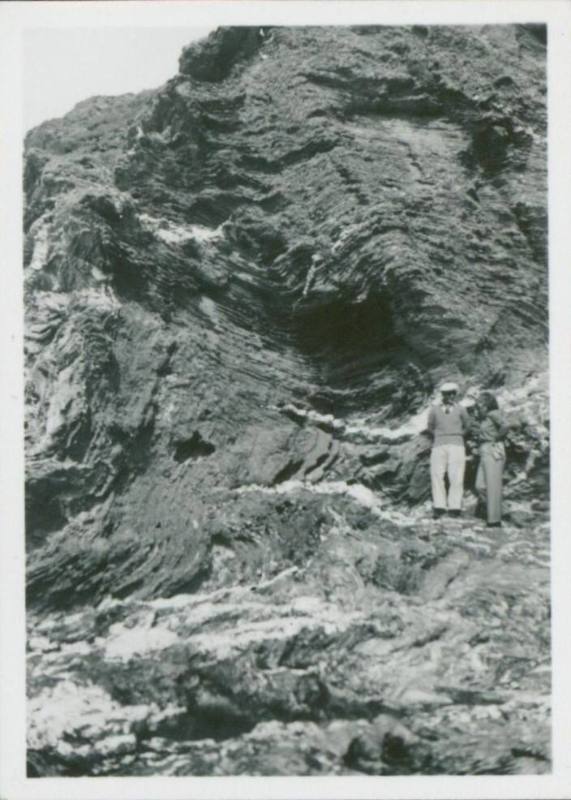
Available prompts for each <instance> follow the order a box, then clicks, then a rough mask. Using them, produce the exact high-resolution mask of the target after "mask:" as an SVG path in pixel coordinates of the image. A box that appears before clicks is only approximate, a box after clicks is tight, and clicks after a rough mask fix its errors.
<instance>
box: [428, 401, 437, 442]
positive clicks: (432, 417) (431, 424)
mask: <svg viewBox="0 0 571 800" xmlns="http://www.w3.org/2000/svg"><path fill="white" fill-rule="evenodd" d="M435 427H436V414H435V412H434V406H431V407H430V411H429V412H428V421H427V423H426V430H427V431H428V432H429V433H430V435H431V436H434V429H435Z"/></svg>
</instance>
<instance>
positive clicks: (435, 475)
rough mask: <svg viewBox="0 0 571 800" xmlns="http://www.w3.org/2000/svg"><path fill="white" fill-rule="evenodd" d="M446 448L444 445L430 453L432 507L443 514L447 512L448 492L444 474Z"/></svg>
mask: <svg viewBox="0 0 571 800" xmlns="http://www.w3.org/2000/svg"><path fill="white" fill-rule="evenodd" d="M446 460H447V458H446V448H445V447H444V446H442V445H438V446H437V447H433V448H432V452H431V453H430V480H431V484H432V507H433V509H434V511H435V512H436V513H437V514H438V513H443V512H444V511H445V510H446V491H445V489H444V473H445V472H446Z"/></svg>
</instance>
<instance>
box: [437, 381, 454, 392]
mask: <svg viewBox="0 0 571 800" xmlns="http://www.w3.org/2000/svg"><path fill="white" fill-rule="evenodd" d="M440 391H441V392H457V391H458V384H457V383H453V381H448V382H447V383H443V384H442V386H441V387H440Z"/></svg>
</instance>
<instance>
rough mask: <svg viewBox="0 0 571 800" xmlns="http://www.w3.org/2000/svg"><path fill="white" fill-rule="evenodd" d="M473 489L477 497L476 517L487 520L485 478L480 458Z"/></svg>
mask: <svg viewBox="0 0 571 800" xmlns="http://www.w3.org/2000/svg"><path fill="white" fill-rule="evenodd" d="M474 489H475V490H476V495H477V496H478V504H477V506H476V516H477V517H479V518H481V519H484V518H487V511H486V509H487V504H486V478H485V476H484V465H483V464H482V457H481V456H480V459H479V461H478V471H477V472H476V481H475V483H474Z"/></svg>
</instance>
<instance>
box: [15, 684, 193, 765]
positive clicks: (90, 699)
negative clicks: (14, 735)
mask: <svg viewBox="0 0 571 800" xmlns="http://www.w3.org/2000/svg"><path fill="white" fill-rule="evenodd" d="M180 710H181V709H179V708H178V707H176V706H174V705H169V706H167V707H165V708H164V709H159V707H158V706H157V705H156V704H155V703H146V704H144V705H121V704H120V703H117V702H116V701H115V700H113V699H112V697H111V696H110V695H109V694H108V693H107V692H106V691H105V690H104V689H102V688H101V687H99V686H95V685H93V684H88V685H83V684H77V683H74V681H72V680H69V679H64V680H62V681H59V683H57V684H56V685H55V686H50V687H47V688H45V689H44V690H43V691H42V692H41V694H39V695H36V696H35V697H33V698H31V699H30V700H29V701H28V720H29V726H28V747H29V748H30V749H33V750H39V749H41V748H43V747H53V748H55V749H56V750H57V751H58V752H60V753H61V754H62V755H71V754H73V753H76V754H81V755H87V754H88V753H91V752H94V751H95V752H98V753H102V754H105V753H109V752H115V751H116V750H117V749H118V748H120V749H123V748H124V746H125V745H132V746H133V747H134V745H135V736H134V735H133V733H132V727H133V724H134V723H137V722H139V721H141V720H149V719H151V718H152V720H153V722H158V721H160V720H161V719H165V718H168V717H170V716H173V715H174V714H176V713H179V712H180ZM71 737H74V738H77V739H78V741H77V742H74V743H73V745H71V744H69V742H68V741H66V739H69V738H71ZM129 749H130V748H129Z"/></svg>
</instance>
